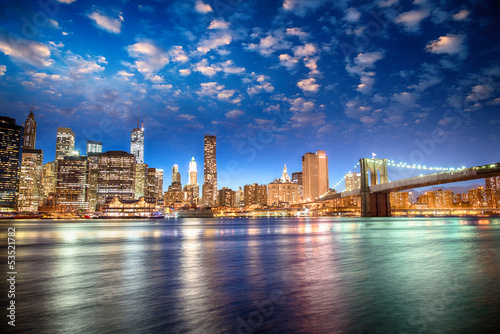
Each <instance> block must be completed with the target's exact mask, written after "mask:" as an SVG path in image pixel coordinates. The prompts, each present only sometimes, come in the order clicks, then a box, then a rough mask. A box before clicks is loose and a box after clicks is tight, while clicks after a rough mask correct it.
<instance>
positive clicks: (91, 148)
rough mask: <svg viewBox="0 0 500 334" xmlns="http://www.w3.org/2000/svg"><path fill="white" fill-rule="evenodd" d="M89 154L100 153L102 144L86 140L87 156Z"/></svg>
mask: <svg viewBox="0 0 500 334" xmlns="http://www.w3.org/2000/svg"><path fill="white" fill-rule="evenodd" d="M89 153H102V142H100V141H94V140H87V156H89Z"/></svg>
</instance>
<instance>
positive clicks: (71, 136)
mask: <svg viewBox="0 0 500 334" xmlns="http://www.w3.org/2000/svg"><path fill="white" fill-rule="evenodd" d="M74 151H75V133H74V132H73V130H71V129H70V128H57V140H56V160H62V159H63V158H64V157H69V156H74Z"/></svg>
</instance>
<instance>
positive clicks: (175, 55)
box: [168, 45, 189, 63]
mask: <svg viewBox="0 0 500 334" xmlns="http://www.w3.org/2000/svg"><path fill="white" fill-rule="evenodd" d="M168 55H169V56H170V58H172V60H174V61H177V62H179V63H185V62H187V61H188V60H189V57H188V56H187V55H186V52H184V49H183V48H182V46H180V45H175V46H174V47H173V48H172V50H170V51H169V52H168Z"/></svg>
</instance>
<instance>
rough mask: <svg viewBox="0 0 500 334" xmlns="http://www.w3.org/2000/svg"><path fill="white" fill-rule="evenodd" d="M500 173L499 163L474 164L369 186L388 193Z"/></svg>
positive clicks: (356, 192) (340, 195) (332, 196)
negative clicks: (473, 165)
mask: <svg viewBox="0 0 500 334" xmlns="http://www.w3.org/2000/svg"><path fill="white" fill-rule="evenodd" d="M499 175H500V163H495V164H491V165H484V166H476V167H471V168H466V169H461V170H456V171H451V172H441V173H434V174H428V175H422V176H416V177H410V178H408V179H403V180H397V181H392V182H388V183H382V184H377V185H375V186H371V187H370V193H389V192H396V191H401V190H407V189H413V188H420V187H428V186H433V185H438V184H444V183H453V182H460V181H469V180H476V179H482V178H486V177H492V176H499ZM360 195H361V191H360V189H355V190H350V191H343V192H341V193H337V194H330V195H326V196H324V197H322V198H320V199H319V200H331V199H337V198H344V197H350V196H360Z"/></svg>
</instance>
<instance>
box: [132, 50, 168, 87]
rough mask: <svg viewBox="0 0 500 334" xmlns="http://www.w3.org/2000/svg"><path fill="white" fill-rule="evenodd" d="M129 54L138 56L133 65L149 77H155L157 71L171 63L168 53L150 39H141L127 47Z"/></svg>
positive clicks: (134, 56)
mask: <svg viewBox="0 0 500 334" xmlns="http://www.w3.org/2000/svg"><path fill="white" fill-rule="evenodd" d="M127 51H128V54H129V56H131V57H133V58H136V60H135V62H134V65H133V66H132V67H133V68H135V69H136V70H137V71H138V72H140V73H142V74H143V75H144V76H145V77H146V78H147V79H150V80H151V79H153V80H154V78H155V76H154V75H153V74H154V73H155V72H157V71H159V70H161V69H162V68H163V67H165V65H167V64H168V63H169V60H168V57H167V53H166V52H165V51H163V50H161V49H160V48H159V47H157V46H156V45H154V44H153V42H150V41H141V42H138V43H135V44H133V45H129V46H128V47H127Z"/></svg>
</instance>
